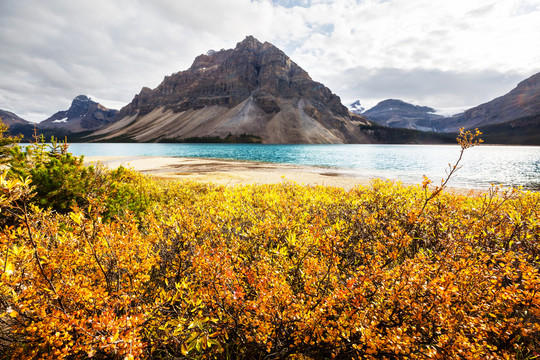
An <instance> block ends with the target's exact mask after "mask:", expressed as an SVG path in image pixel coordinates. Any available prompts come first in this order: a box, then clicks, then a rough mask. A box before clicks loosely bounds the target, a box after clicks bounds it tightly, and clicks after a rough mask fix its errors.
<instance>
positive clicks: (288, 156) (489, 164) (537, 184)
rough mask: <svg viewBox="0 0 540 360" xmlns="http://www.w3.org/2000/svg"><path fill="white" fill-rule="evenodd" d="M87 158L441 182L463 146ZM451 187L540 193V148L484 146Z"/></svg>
mask: <svg viewBox="0 0 540 360" xmlns="http://www.w3.org/2000/svg"><path fill="white" fill-rule="evenodd" d="M69 151H70V152H72V153H73V154H74V155H85V156H178V157H200V158H219V159H235V160H247V161H262V162H271V163H283V164H296V165H310V166H320V167H324V168H327V169H331V170H332V171H333V172H337V173H342V174H345V175H349V176H358V177H363V178H365V177H369V178H372V177H378V178H389V179H397V180H400V181H403V182H406V183H420V182H421V181H422V175H424V174H425V175H427V176H428V177H430V178H431V179H432V180H433V181H434V182H435V183H437V182H438V181H440V179H441V178H442V177H444V176H445V171H446V170H447V168H448V164H449V163H454V162H455V161H456V160H457V158H458V156H459V151H460V148H459V146H457V145H365V144H361V145H265V144H148V143H145V144H132V143H129V144H107V143H99V144H96V143H92V144H89V143H73V144H71V145H70V147H69ZM461 165H462V167H461V169H460V170H459V171H458V172H457V174H456V175H455V177H454V178H453V179H452V180H451V181H450V184H449V186H455V187H466V188H489V187H490V184H497V185H499V184H500V185H504V186H516V187H517V186H522V187H523V188H524V189H528V190H540V147H533V146H530V147H528V146H488V145H483V146H478V147H475V148H471V149H468V150H466V151H465V154H464V157H463V160H462V163H461Z"/></svg>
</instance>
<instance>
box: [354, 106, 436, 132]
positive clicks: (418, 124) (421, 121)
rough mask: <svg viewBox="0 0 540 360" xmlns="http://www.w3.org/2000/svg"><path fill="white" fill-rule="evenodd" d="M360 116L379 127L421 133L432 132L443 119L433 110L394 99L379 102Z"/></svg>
mask: <svg viewBox="0 0 540 360" xmlns="http://www.w3.org/2000/svg"><path fill="white" fill-rule="evenodd" d="M362 115H363V116H364V117H366V118H367V119H368V120H370V121H373V122H375V123H377V124H379V125H383V126H388V127H394V128H406V129H415V130H422V131H434V130H435V129H436V127H437V125H438V121H439V120H440V119H443V116H441V115H437V114H435V109H433V108H430V107H428V106H419V105H413V104H409V103H406V102H404V101H402V100H395V99H388V100H384V101H381V102H380V103H378V104H377V105H375V106H374V107H372V108H371V109H369V110H366V111H365V112H363V113H362Z"/></svg>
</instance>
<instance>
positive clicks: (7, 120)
mask: <svg viewBox="0 0 540 360" xmlns="http://www.w3.org/2000/svg"><path fill="white" fill-rule="evenodd" d="M0 119H1V120H2V122H3V123H4V124H6V125H7V126H9V127H12V126H14V125H27V124H30V122H29V121H27V120H24V119H23V118H21V117H19V116H17V115H16V114H14V113H12V112H10V111H6V110H2V109H0Z"/></svg>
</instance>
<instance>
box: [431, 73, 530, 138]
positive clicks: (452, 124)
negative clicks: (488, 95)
mask: <svg viewBox="0 0 540 360" xmlns="http://www.w3.org/2000/svg"><path fill="white" fill-rule="evenodd" d="M539 115H540V73H537V74H535V75H533V76H531V77H529V78H528V79H526V80H523V81H522V82H520V83H519V84H518V85H517V86H516V87H515V88H514V89H513V90H512V91H510V92H509V93H508V94H506V95H503V96H501V97H498V98H496V99H494V100H491V101H489V102H487V103H485V104H482V105H478V106H476V107H473V108H471V109H469V110H466V111H465V112H464V113H463V114H459V115H456V116H453V117H452V118H447V119H444V121H441V122H440V124H439V127H438V130H439V131H445V132H451V131H457V130H459V129H460V128H462V127H464V128H466V129H474V128H480V129H482V128H484V127H490V126H493V125H497V124H503V123H507V122H512V121H516V120H519V119H522V118H526V119H529V121H530V119H531V118H538V116H539Z"/></svg>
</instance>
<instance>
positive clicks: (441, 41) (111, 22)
mask: <svg viewBox="0 0 540 360" xmlns="http://www.w3.org/2000/svg"><path fill="white" fill-rule="evenodd" d="M538 23H540V0H507V1H505V2H494V1H493V0H456V1H452V2H440V1H431V0H388V1H381V0H335V1H331V0H272V1H271V0H230V1H226V2H225V1H221V0H199V1H189V2H188V1H175V0H156V1H151V2H149V1H144V0H115V1H110V0H78V1H70V0H48V1H40V0H25V1H20V0H2V1H0V48H1V49H2V51H1V52H0V108H2V109H6V110H10V111H13V112H15V113H17V114H18V115H20V116H22V117H23V118H27V119H30V120H42V119H44V118H46V117H48V116H50V115H51V114H53V113H54V112H56V111H58V110H62V109H67V108H68V107H69V105H70V103H71V100H72V99H73V98H74V97H75V96H77V95H79V94H89V93H91V94H94V95H95V96H97V97H98V98H100V99H106V100H108V101H115V102H116V104H118V103H128V102H129V101H131V99H132V98H133V96H134V95H135V94H136V93H138V92H139V91H140V89H141V88H142V87H143V86H149V87H156V86H157V85H158V84H159V83H160V82H161V80H162V79H163V77H164V76H165V75H169V74H171V73H173V72H177V71H180V70H185V69H187V68H188V67H189V66H190V65H191V63H192V61H193V59H194V58H195V57H196V56H197V55H199V54H201V53H206V52H207V51H208V50H209V49H214V50H219V49H221V48H232V47H234V46H235V44H236V43H237V42H239V41H241V40H243V39H244V37H245V36H246V35H250V34H251V35H254V36H255V37H257V38H258V39H259V40H261V41H269V42H272V43H273V44H274V45H276V46H278V47H279V48H281V49H283V50H284V51H285V52H286V53H287V54H288V55H289V56H291V58H292V59H293V61H295V62H296V63H298V64H299V65H300V66H302V67H303V68H304V69H305V70H306V71H308V72H309V73H310V75H311V76H312V77H313V78H314V79H315V80H317V81H321V82H323V83H325V84H326V85H328V86H329V87H330V88H331V89H332V90H333V91H334V92H336V93H337V94H338V95H340V96H341V97H342V98H343V99H356V98H360V99H361V100H362V99H364V98H365V99H374V100H373V101H375V99H378V98H379V97H380V100H382V99H384V98H388V97H398V96H400V97H403V98H405V97H407V96H408V98H414V99H418V100H419V101H421V100H422V101H426V102H425V104H426V105H433V106H437V105H436V104H435V103H437V104H439V103H440V104H443V105H445V106H459V104H462V103H467V104H473V105H474V104H476V99H480V98H485V97H487V96H497V95H502V94H503V93H504V92H505V91H507V90H508V89H509V88H511V87H512V86H513V85H515V84H514V83H517V81H519V80H522V79H524V78H525V77H526V76H529V75H531V74H532V73H534V72H537V71H540V68H539V65H538V64H540V48H538V47H537V46H534V45H535V44H536V42H537V39H538V38H540V28H539V27H538V25H537V24H538ZM379 77H380V78H379ZM505 79H506V80H505ZM480 82H484V84H485V85H481V84H480ZM510 83H512V85H511V84H510ZM398 90H399V91H398ZM453 91H456V92H455V93H454V92H453ZM494 93H496V94H494ZM427 101H432V102H431V103H428V102H427Z"/></svg>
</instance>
